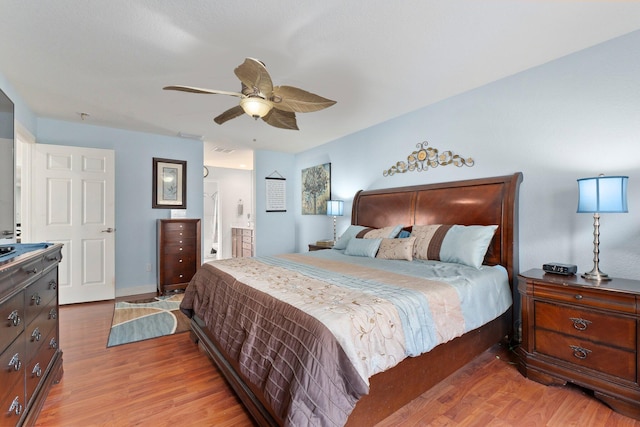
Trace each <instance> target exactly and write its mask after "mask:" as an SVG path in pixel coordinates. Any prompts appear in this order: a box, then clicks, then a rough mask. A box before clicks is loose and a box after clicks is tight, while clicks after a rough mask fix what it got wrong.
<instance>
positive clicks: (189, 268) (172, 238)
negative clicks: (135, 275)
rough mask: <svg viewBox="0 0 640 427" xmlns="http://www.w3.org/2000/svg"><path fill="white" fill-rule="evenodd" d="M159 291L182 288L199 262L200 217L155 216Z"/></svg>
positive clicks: (196, 268)
mask: <svg viewBox="0 0 640 427" xmlns="http://www.w3.org/2000/svg"><path fill="white" fill-rule="evenodd" d="M157 225H158V260H157V262H158V293H160V295H164V294H166V293H168V292H175V291H179V290H183V289H184V288H186V287H187V285H188V284H189V282H190V281H191V278H192V277H193V275H194V274H196V270H198V268H200V265H201V255H200V253H201V252H200V219H188V218H182V219H159V220H158V224H157Z"/></svg>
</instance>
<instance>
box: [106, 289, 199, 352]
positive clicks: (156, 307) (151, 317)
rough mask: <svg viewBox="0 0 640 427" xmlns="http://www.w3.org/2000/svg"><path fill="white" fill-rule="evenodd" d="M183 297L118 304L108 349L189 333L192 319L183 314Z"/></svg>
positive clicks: (175, 296)
mask: <svg viewBox="0 0 640 427" xmlns="http://www.w3.org/2000/svg"><path fill="white" fill-rule="evenodd" d="M183 296H184V295H183V294H177V295H171V296H159V297H155V298H152V299H147V300H139V301H132V302H124V301H123V302H117V303H116V305H115V309H114V311H113V322H112V324H111V331H110V332H109V340H108V341H107V347H113V346H116V345H121V344H128V343H131V342H136V341H142V340H147V339H151V338H157V337H161V336H164V335H171V334H176V333H180V332H186V331H188V330H189V329H190V326H189V319H188V318H187V317H186V316H185V315H184V314H182V312H180V303H181V302H182V297H183Z"/></svg>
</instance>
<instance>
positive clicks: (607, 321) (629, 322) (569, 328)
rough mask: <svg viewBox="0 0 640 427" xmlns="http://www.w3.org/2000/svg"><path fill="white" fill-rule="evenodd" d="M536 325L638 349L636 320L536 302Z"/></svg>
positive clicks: (608, 343) (604, 342)
mask: <svg viewBox="0 0 640 427" xmlns="http://www.w3.org/2000/svg"><path fill="white" fill-rule="evenodd" d="M535 323H536V327H537V328H541V329H547V330H550V331H555V332H561V333H563V334H567V335H572V336H575V337H577V338H579V339H587V340H591V341H596V342H599V343H603V344H607V345H610V346H613V347H619V348H624V349H627V350H631V351H635V348H636V320H635V319H632V318H626V317H621V316H615V315H612V314H604V313H599V312H594V311H590V310H586V309H581V308H577V307H568V306H559V305H555V304H550V303H547V302H541V301H535Z"/></svg>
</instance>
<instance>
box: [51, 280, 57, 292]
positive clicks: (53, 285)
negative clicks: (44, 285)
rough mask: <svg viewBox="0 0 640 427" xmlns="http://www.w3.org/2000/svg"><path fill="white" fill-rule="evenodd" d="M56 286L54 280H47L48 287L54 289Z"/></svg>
mask: <svg viewBox="0 0 640 427" xmlns="http://www.w3.org/2000/svg"><path fill="white" fill-rule="evenodd" d="M57 287H58V283H57V282H56V281H55V280H52V281H50V282H49V289H51V290H55V289H56V288H57Z"/></svg>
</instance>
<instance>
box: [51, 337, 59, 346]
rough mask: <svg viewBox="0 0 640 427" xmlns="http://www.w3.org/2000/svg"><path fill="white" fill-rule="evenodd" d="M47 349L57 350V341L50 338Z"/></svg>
mask: <svg viewBox="0 0 640 427" xmlns="http://www.w3.org/2000/svg"><path fill="white" fill-rule="evenodd" d="M49 348H58V341H56V339H55V338H51V341H49Z"/></svg>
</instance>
